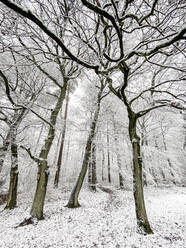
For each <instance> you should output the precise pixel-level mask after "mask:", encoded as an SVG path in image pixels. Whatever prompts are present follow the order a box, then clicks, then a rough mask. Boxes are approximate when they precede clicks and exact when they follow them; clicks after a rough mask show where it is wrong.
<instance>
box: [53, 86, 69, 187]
mask: <svg viewBox="0 0 186 248" xmlns="http://www.w3.org/2000/svg"><path fill="white" fill-rule="evenodd" d="M69 94H70V89H69V87H67V96H66V105H65V115H64V125H63V131H62V137H61V144H60V150H59V156H58V161H57V170H56V174H55V179H54V187H56V188H57V187H58V184H59V176H60V171H61V165H62V155H63V148H64V141H65V134H66V122H67V114H68V105H69Z"/></svg>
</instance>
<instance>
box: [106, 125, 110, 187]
mask: <svg viewBox="0 0 186 248" xmlns="http://www.w3.org/2000/svg"><path fill="white" fill-rule="evenodd" d="M109 143H110V141H109V133H108V125H107V168H108V182H109V183H111V175H110V144H109Z"/></svg>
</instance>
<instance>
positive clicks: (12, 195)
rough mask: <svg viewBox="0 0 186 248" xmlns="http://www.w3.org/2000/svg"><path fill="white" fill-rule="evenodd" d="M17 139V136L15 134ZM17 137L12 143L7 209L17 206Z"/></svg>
mask: <svg viewBox="0 0 186 248" xmlns="http://www.w3.org/2000/svg"><path fill="white" fill-rule="evenodd" d="M14 135H15V137H16V134H14ZM15 137H14V138H13V139H12V141H11V159H12V165H11V170H10V184H9V191H8V200H7V204H6V207H5V208H6V209H13V208H15V207H16V206H17V186H18V173H19V172H18V151H17V144H16V140H15Z"/></svg>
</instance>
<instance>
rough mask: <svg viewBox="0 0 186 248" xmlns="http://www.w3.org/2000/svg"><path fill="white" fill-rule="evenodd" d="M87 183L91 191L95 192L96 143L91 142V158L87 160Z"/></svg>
mask: <svg viewBox="0 0 186 248" xmlns="http://www.w3.org/2000/svg"><path fill="white" fill-rule="evenodd" d="M88 168H89V171H88V183H89V188H90V190H91V191H93V192H96V183H97V175H96V144H95V143H94V142H92V150H91V158H90V161H89V167H88Z"/></svg>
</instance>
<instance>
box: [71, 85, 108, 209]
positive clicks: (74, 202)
mask: <svg viewBox="0 0 186 248" xmlns="http://www.w3.org/2000/svg"><path fill="white" fill-rule="evenodd" d="M102 91H103V88H101V89H100V91H99V94H98V101H97V107H96V110H95V114H94V117H93V120H92V123H91V127H90V134H89V136H88V139H87V143H86V147H85V153H84V158H83V163H82V167H81V171H80V174H79V177H78V179H77V181H76V184H75V186H74V188H73V190H72V192H71V195H70V198H69V201H68V203H67V205H66V206H67V207H68V208H76V207H79V206H80V204H79V202H78V197H79V193H80V190H81V188H82V185H83V182H84V179H85V175H86V173H87V169H88V163H89V160H90V155H91V146H92V142H93V139H94V136H95V130H96V125H97V120H98V116H99V111H100V102H101V95H102Z"/></svg>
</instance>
